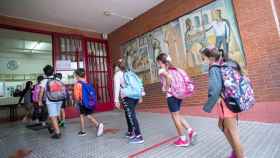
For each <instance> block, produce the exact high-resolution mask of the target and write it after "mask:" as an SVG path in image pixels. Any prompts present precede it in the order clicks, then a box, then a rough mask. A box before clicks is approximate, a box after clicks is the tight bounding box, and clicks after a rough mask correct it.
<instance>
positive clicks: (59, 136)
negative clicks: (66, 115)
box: [51, 133, 61, 139]
mask: <svg viewBox="0 0 280 158" xmlns="http://www.w3.org/2000/svg"><path fill="white" fill-rule="evenodd" d="M51 138H52V139H60V138H61V133H58V134H57V133H55V134H54V135H52V137H51Z"/></svg>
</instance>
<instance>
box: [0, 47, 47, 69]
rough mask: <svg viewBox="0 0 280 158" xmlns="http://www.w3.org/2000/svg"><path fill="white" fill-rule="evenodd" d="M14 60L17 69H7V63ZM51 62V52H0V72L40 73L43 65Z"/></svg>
mask: <svg viewBox="0 0 280 158" xmlns="http://www.w3.org/2000/svg"><path fill="white" fill-rule="evenodd" d="M10 60H16V61H17V63H18V66H19V67H18V69H17V70H14V71H11V70H9V69H7V63H8V61H10ZM47 64H52V55H51V54H35V55H31V54H14V53H3V52H0V74H30V73H41V72H42V69H43V67H44V66H45V65H47Z"/></svg>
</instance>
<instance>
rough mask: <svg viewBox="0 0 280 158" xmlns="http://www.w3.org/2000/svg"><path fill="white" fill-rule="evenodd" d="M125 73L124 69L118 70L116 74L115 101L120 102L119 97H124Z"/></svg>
mask: <svg viewBox="0 0 280 158" xmlns="http://www.w3.org/2000/svg"><path fill="white" fill-rule="evenodd" d="M123 75H124V73H123V71H117V72H116V73H115V75H114V101H115V103H119V97H120V96H121V97H124V96H123V94H122V92H121V90H122V88H121V87H122V86H123V85H124V76H123Z"/></svg>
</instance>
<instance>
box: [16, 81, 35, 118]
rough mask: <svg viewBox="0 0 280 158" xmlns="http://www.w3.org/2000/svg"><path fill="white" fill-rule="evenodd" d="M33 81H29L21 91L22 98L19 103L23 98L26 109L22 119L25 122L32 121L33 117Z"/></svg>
mask: <svg viewBox="0 0 280 158" xmlns="http://www.w3.org/2000/svg"><path fill="white" fill-rule="evenodd" d="M32 84H33V83H32V81H27V82H26V84H25V88H24V90H23V91H22V93H21V96H20V99H19V103H21V101H22V99H23V107H24V109H25V114H24V117H23V119H22V121H23V122H26V121H31V117H32V109H33V105H32Z"/></svg>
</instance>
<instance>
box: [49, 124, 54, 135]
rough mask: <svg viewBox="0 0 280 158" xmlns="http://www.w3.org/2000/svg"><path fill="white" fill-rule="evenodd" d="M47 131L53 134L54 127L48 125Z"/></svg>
mask: <svg viewBox="0 0 280 158" xmlns="http://www.w3.org/2000/svg"><path fill="white" fill-rule="evenodd" d="M48 131H49V133H50V134H53V132H54V129H53V128H52V127H51V126H48Z"/></svg>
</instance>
